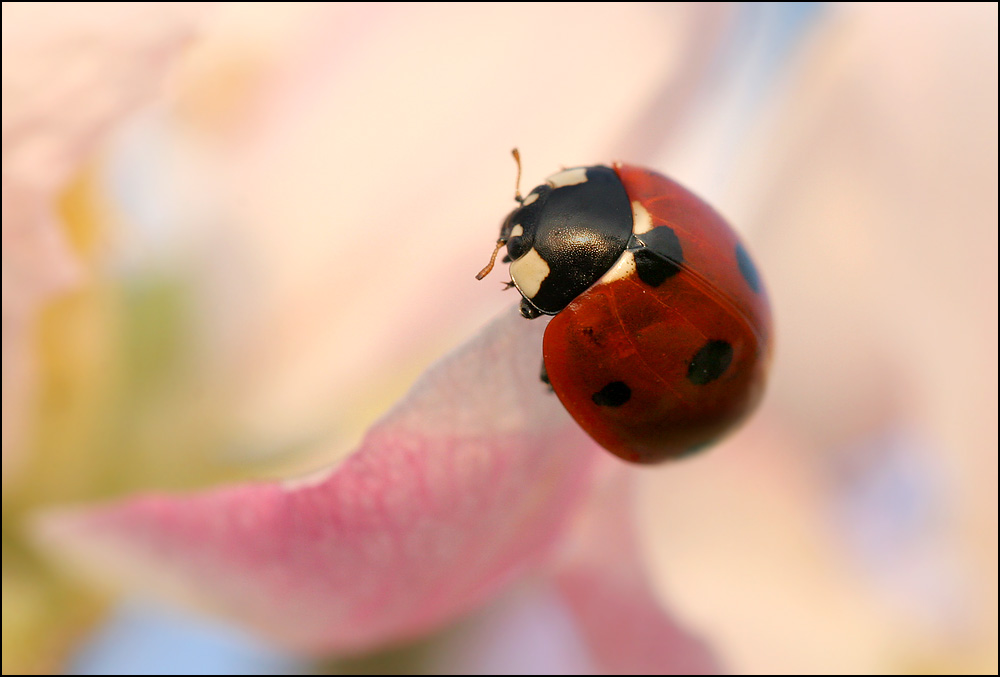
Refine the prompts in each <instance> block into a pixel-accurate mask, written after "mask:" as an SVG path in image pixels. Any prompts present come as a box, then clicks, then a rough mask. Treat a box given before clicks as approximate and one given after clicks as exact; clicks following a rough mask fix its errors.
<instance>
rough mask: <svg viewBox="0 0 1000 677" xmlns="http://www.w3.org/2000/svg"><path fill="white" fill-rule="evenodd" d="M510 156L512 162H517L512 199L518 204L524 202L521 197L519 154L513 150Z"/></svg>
mask: <svg viewBox="0 0 1000 677" xmlns="http://www.w3.org/2000/svg"><path fill="white" fill-rule="evenodd" d="M510 154H511V155H513V156H514V161H515V162H517V181H515V182H514V199H515V200H517V201H518V202H524V198H523V197H521V153H520V152H519V151H518V150H517V148H515V149H513V150H512V151H510Z"/></svg>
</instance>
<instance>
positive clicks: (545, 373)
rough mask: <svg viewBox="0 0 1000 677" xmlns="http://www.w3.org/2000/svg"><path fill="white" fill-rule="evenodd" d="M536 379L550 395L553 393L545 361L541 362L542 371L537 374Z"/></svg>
mask: <svg viewBox="0 0 1000 677" xmlns="http://www.w3.org/2000/svg"><path fill="white" fill-rule="evenodd" d="M538 378H539V379H540V380H541V382H542V383H544V384H545V385H546V386H547V387H548V389H549V392H550V393H554V392H555V389H553V388H552V382H551V381H549V372H548V371H547V370H546V369H545V360H542V371H541V373H540V374H538Z"/></svg>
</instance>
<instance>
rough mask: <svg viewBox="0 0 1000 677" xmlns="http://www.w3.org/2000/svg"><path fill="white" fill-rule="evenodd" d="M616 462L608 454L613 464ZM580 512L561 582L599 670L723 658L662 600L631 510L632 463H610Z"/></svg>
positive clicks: (697, 667)
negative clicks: (652, 580)
mask: <svg viewBox="0 0 1000 677" xmlns="http://www.w3.org/2000/svg"><path fill="white" fill-rule="evenodd" d="M611 462H613V461H610V460H609V464H610V463H611ZM607 470H608V472H607V473H606V474H605V477H603V478H602V479H603V482H601V486H600V487H599V489H598V490H597V491H595V492H594V493H593V494H592V495H591V497H590V499H589V501H588V504H587V506H586V508H585V510H584V511H582V513H581V515H580V516H579V517H580V519H579V521H578V522H577V524H576V525H575V528H574V531H573V539H571V541H570V543H569V546H570V547H569V554H568V559H567V561H566V562H565V563H564V565H563V566H562V567H561V568H560V570H559V571H558V572H557V573H556V585H557V588H558V589H559V591H560V592H561V594H562V595H563V597H564V598H565V600H566V603H567V605H568V606H569V608H570V610H571V612H572V613H573V615H574V616H575V618H576V622H577V625H578V627H579V630H580V632H581V634H582V636H583V637H584V639H585V641H586V642H587V644H588V645H589V647H590V651H591V653H592V658H593V660H594V661H595V663H596V664H597V665H598V666H599V667H600V669H601V671H602V672H608V673H615V674H705V673H716V672H718V671H719V669H720V668H719V665H718V663H717V662H716V660H715V658H714V656H712V654H711V652H710V651H709V650H708V649H707V648H706V647H705V645H704V644H703V643H702V642H701V641H700V640H699V639H697V638H696V637H693V636H692V635H691V634H689V633H688V632H686V631H684V630H682V629H681V628H680V627H679V626H678V624H677V622H676V621H675V620H674V619H673V618H671V617H670V615H669V614H667V612H666V610H665V609H664V608H663V606H662V605H661V604H660V603H659V602H658V601H657V595H656V592H655V590H653V588H652V586H651V584H650V581H649V578H648V577H647V575H646V572H645V571H644V569H643V566H642V562H641V558H640V552H639V549H638V543H637V540H636V536H635V531H634V525H633V516H632V500H631V499H632V492H631V483H630V482H629V480H630V476H629V475H628V474H627V473H628V472H629V471H630V470H631V469H624V468H621V467H608V468H607Z"/></svg>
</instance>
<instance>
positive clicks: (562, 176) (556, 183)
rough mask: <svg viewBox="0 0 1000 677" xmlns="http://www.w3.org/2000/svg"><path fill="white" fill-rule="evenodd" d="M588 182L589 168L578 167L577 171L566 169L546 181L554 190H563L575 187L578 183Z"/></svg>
mask: <svg viewBox="0 0 1000 677" xmlns="http://www.w3.org/2000/svg"><path fill="white" fill-rule="evenodd" d="M586 182H587V168H586V167H577V168H575V169H564V170H562V171H561V172H559V173H558V174H553V175H552V176H550V177H549V178H547V179H545V183H547V184H549V185H550V186H552V187H553V188H562V187H563V186H575V185H576V184H578V183H586Z"/></svg>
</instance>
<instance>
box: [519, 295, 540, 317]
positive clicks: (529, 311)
mask: <svg viewBox="0 0 1000 677" xmlns="http://www.w3.org/2000/svg"><path fill="white" fill-rule="evenodd" d="M521 315H522V316H523V317H525V318H527V319H529V320H533V319H535V318H536V317H541V315H542V313H541V312H540V311H539V310H538V308H535V306H533V305H531V303H530V302H529V301H528V299H525V298H522V299H521Z"/></svg>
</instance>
